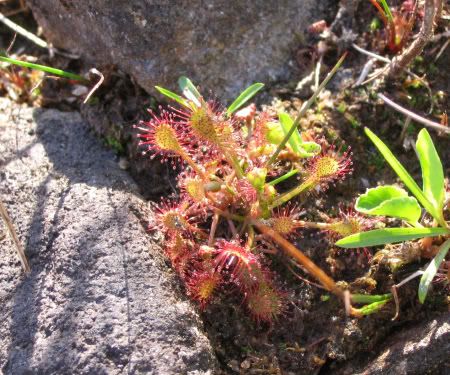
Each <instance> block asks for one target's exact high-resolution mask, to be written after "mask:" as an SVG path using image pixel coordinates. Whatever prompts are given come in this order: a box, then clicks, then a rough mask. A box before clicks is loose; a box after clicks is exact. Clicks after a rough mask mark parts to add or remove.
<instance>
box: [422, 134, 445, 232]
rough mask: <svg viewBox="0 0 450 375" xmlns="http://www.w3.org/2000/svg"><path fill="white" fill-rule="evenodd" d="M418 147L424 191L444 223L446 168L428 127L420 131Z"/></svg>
mask: <svg viewBox="0 0 450 375" xmlns="http://www.w3.org/2000/svg"><path fill="white" fill-rule="evenodd" d="M416 148H417V154H418V155H419V160H420V166H421V168H422V179H423V192H424V194H425V196H426V197H427V199H428V200H429V201H430V203H431V204H432V205H433V206H434V209H435V211H436V215H439V216H441V220H440V224H441V225H442V224H444V223H443V222H444V218H443V217H442V210H443V208H444V200H445V185H444V170H443V168H442V163H441V159H440V158H439V155H438V153H437V151H436V148H435V147H434V144H433V141H432V140H431V137H430V134H429V133H428V131H427V130H426V129H422V130H421V131H420V132H419V135H418V137H417V143H416ZM433 216H434V215H433ZM444 226H445V224H444Z"/></svg>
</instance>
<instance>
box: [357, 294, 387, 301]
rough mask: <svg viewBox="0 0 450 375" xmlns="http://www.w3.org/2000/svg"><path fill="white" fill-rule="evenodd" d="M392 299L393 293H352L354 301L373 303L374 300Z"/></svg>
mask: <svg viewBox="0 0 450 375" xmlns="http://www.w3.org/2000/svg"><path fill="white" fill-rule="evenodd" d="M391 299H392V294H391V293H387V294H374V295H371V294H352V295H351V300H352V302H353V303H373V302H383V301H389V300H391Z"/></svg>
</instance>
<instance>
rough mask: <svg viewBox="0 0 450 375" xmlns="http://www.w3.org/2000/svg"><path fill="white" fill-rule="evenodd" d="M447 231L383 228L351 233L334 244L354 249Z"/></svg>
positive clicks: (431, 235)
mask: <svg viewBox="0 0 450 375" xmlns="http://www.w3.org/2000/svg"><path fill="white" fill-rule="evenodd" d="M449 233H450V231H449V230H448V229H445V228H384V229H375V230H370V231H368V232H360V233H355V234H352V235H350V236H347V237H344V238H342V239H340V240H339V241H337V242H336V245H337V246H340V247H345V248H348V249H355V248H358V247H370V246H378V245H385V244H388V243H397V242H404V241H410V240H416V239H418V238H423V237H436V236H440V235H444V234H449Z"/></svg>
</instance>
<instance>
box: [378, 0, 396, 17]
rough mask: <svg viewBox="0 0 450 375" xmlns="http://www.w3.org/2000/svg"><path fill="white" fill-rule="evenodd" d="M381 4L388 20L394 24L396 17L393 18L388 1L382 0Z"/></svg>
mask: <svg viewBox="0 0 450 375" xmlns="http://www.w3.org/2000/svg"><path fill="white" fill-rule="evenodd" d="M380 3H381V5H382V7H383V10H384V12H385V13H386V16H387V18H388V20H389V21H390V22H393V21H394V17H393V16H392V12H391V8H389V5H388V3H387V1H386V0H380Z"/></svg>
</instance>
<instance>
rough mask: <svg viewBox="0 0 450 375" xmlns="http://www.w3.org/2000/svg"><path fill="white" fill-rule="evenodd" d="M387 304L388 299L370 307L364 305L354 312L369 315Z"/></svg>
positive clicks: (374, 303)
mask: <svg viewBox="0 0 450 375" xmlns="http://www.w3.org/2000/svg"><path fill="white" fill-rule="evenodd" d="M388 302H389V300H388V299H386V300H383V301H379V302H373V303H371V304H370V305H365V306H363V307H361V308H360V309H355V310H356V311H358V312H359V313H360V314H361V315H370V314H374V313H376V312H378V311H379V310H380V309H381V308H382V307H383V306H384V305H385V304H386V303H388Z"/></svg>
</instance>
